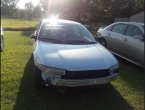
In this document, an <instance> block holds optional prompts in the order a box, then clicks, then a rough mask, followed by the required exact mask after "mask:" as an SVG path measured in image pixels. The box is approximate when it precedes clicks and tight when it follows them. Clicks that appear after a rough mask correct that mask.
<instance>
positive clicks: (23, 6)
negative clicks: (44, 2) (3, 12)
mask: <svg viewBox="0 0 145 110" xmlns="http://www.w3.org/2000/svg"><path fill="white" fill-rule="evenodd" d="M39 1H40V0H20V1H19V2H18V4H17V6H18V7H19V8H20V9H24V8H25V3H27V2H32V3H33V5H34V6H36V5H37V4H38V2H39Z"/></svg>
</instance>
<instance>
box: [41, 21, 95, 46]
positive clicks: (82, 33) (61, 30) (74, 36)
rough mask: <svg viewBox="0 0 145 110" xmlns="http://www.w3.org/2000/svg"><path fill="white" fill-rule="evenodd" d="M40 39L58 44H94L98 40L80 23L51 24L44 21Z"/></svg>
mask: <svg viewBox="0 0 145 110" xmlns="http://www.w3.org/2000/svg"><path fill="white" fill-rule="evenodd" d="M38 39H39V40H43V41H46V42H50V43H57V44H73V45H75V44H76V45H77V44H78V45H80V44H94V43H96V40H95V39H94V37H93V36H92V35H91V33H90V32H89V31H88V30H87V29H86V28H85V27H84V26H82V25H80V24H69V23H58V24H57V25H55V26H51V25H50V23H44V24H43V25H42V27H41V30H40V34H39V37H38Z"/></svg>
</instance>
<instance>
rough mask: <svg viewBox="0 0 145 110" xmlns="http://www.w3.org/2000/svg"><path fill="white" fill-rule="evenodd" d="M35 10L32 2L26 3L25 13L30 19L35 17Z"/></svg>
mask: <svg viewBox="0 0 145 110" xmlns="http://www.w3.org/2000/svg"><path fill="white" fill-rule="evenodd" d="M33 10H34V5H33V4H32V2H28V3H26V4H25V14H26V16H25V17H26V18H27V19H29V20H32V19H33Z"/></svg>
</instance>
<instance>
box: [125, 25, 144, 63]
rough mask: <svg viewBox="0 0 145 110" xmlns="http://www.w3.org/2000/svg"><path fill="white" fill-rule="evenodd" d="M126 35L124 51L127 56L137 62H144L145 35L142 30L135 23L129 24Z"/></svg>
mask: <svg viewBox="0 0 145 110" xmlns="http://www.w3.org/2000/svg"><path fill="white" fill-rule="evenodd" d="M125 36H126V41H124V42H125V43H124V46H125V48H124V52H125V54H126V56H127V57H128V58H129V59H132V60H133V61H135V62H137V63H141V64H144V40H143V39H144V38H143V37H144V36H143V32H142V30H141V29H140V28H139V27H137V26H135V25H129V26H128V28H127V31H126V33H125Z"/></svg>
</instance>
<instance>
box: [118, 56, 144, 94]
mask: <svg viewBox="0 0 145 110" xmlns="http://www.w3.org/2000/svg"><path fill="white" fill-rule="evenodd" d="M116 58H117V59H118V61H119V63H120V70H119V72H120V74H119V76H120V78H121V79H123V80H124V81H125V82H127V84H129V85H130V87H132V88H135V89H136V90H138V91H144V68H143V67H139V66H137V65H135V64H133V63H131V62H129V61H126V60H124V59H122V58H120V57H116Z"/></svg>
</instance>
